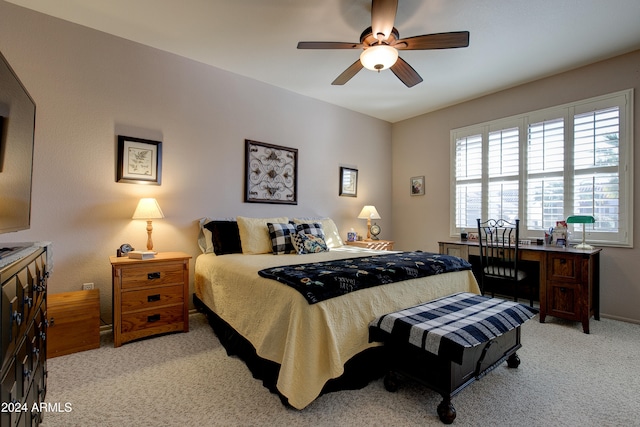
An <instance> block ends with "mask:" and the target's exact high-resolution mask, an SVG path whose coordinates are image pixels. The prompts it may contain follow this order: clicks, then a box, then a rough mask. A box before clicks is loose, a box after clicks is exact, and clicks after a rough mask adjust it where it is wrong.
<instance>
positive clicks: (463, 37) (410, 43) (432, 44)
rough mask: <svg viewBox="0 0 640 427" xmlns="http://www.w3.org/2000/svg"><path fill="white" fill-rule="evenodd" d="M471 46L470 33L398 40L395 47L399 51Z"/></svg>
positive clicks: (459, 32) (427, 35)
mask: <svg viewBox="0 0 640 427" xmlns="http://www.w3.org/2000/svg"><path fill="white" fill-rule="evenodd" d="M467 46H469V31H454V32H451V33H437V34H425V35H423V36H415V37H407V38H406V39H400V40H398V41H397V42H396V43H395V44H394V45H393V47H395V48H396V49H399V50H424V49H452V48H456V47H467Z"/></svg>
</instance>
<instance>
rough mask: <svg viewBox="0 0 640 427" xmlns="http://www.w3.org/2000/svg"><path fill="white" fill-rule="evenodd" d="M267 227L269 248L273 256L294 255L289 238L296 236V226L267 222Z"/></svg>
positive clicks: (294, 249)
mask: <svg viewBox="0 0 640 427" xmlns="http://www.w3.org/2000/svg"><path fill="white" fill-rule="evenodd" d="M267 227H268V228H269V237H270V238H271V247H272V249H273V253H274V254H275V255H283V254H294V253H296V248H295V247H294V246H293V241H292V240H291V236H292V235H294V234H296V226H295V225H294V224H291V223H289V224H286V223H272V222H268V223H267Z"/></svg>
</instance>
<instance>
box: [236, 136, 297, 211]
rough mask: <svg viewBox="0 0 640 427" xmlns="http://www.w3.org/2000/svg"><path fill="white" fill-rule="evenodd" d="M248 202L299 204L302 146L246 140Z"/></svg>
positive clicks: (245, 185) (245, 195) (246, 193)
mask: <svg viewBox="0 0 640 427" xmlns="http://www.w3.org/2000/svg"><path fill="white" fill-rule="evenodd" d="M244 201H245V202H252V203H282V204H288V205H297V204H298V149H297V148H288V147H282V146H279V145H273V144H266V143H264V142H258V141H251V140H248V139H246V140H245V180H244Z"/></svg>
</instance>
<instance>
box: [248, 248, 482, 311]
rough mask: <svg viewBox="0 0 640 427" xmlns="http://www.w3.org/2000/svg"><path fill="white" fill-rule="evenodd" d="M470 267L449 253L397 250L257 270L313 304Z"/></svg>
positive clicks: (261, 274)
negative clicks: (359, 291) (364, 290)
mask: <svg viewBox="0 0 640 427" xmlns="http://www.w3.org/2000/svg"><path fill="white" fill-rule="evenodd" d="M470 269H471V264H469V263H468V262H467V261H465V260H463V259H462V258H458V257H454V256H450V255H440V254H434V253H430V252H400V253H391V254H385V255H373V256H366V257H362V258H350V259H341V260H335V261H324V262H314V263H309V264H299V265H290V266H283V267H273V268H267V269H264V270H260V271H259V272H258V274H259V275H260V276H262V277H266V278H268V279H274V280H277V281H278V282H280V283H284V284H286V285H289V286H291V287H292V288H294V289H296V290H297V291H299V292H300V293H301V294H302V295H303V296H304V297H305V298H306V299H307V301H308V302H309V304H315V303H317V302H320V301H324V300H327V299H329V298H334V297H337V296H340V295H345V294H348V293H349V292H354V291H357V290H359V289H366V288H370V287H373V286H379V285H384V284H387V283H393V282H400V281H403V280H409V279H416V278H418V277H426V276H432V275H435V274H441V273H448V272H452V271H461V270H470Z"/></svg>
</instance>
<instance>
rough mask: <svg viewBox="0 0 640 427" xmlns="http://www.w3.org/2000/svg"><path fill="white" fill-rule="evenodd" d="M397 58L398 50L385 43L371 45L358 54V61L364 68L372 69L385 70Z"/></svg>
mask: <svg viewBox="0 0 640 427" xmlns="http://www.w3.org/2000/svg"><path fill="white" fill-rule="evenodd" d="M397 60H398V50H397V49H396V48H395V47H391V46H389V45H386V44H380V45H375V46H371V47H369V48H366V49H365V50H364V51H363V52H362V53H361V54H360V62H361V63H362V65H363V66H364V68H366V69H368V70H372V71H382V70H386V69H387V68H389V67H391V66H392V65H393V64H395V63H396V61H397Z"/></svg>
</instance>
